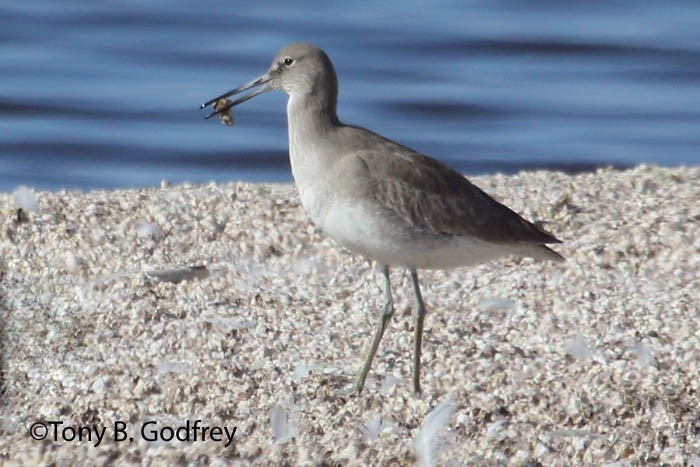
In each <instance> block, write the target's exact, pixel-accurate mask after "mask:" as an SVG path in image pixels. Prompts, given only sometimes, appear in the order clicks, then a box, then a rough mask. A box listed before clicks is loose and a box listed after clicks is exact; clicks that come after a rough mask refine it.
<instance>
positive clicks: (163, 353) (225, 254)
mask: <svg viewBox="0 0 700 467" xmlns="http://www.w3.org/2000/svg"><path fill="white" fill-rule="evenodd" d="M470 179H471V180H472V181H473V182H474V183H476V184H477V185H479V186H480V187H481V188H482V189H484V190H485V191H486V192H488V193H489V194H491V195H492V196H494V197H495V198H496V199H498V200H500V201H502V202H504V203H505V204H507V205H508V206H509V207H511V208H512V209H514V210H515V211H516V212H518V213H520V214H521V215H523V216H524V217H526V218H528V219H530V220H542V221H547V222H548V223H547V224H546V228H547V230H550V231H551V232H553V233H554V234H555V235H556V236H557V237H558V238H560V239H561V240H562V241H563V242H564V243H563V244H562V245H556V249H557V251H558V252H560V253H561V254H562V255H564V256H565V257H566V258H567V261H566V262H565V263H561V264H554V263H538V262H534V261H531V260H519V259H514V258H504V259H502V260H499V261H495V262H492V263H488V264H484V265H481V266H478V267H474V268H461V269H456V270H451V271H421V272H420V277H421V285H422V287H423V296H424V299H425V301H426V305H427V306H428V315H427V319H426V328H425V334H424V339H425V340H424V344H423V375H422V385H423V393H422V394H421V395H420V396H416V395H414V394H412V392H411V384H410V371H411V355H412V350H413V343H412V326H413V324H412V319H411V309H412V307H413V294H412V290H411V283H410V279H409V277H408V275H407V274H406V273H405V272H404V271H401V270H398V269H395V270H392V283H393V284H392V285H393V287H394V298H395V303H396V310H397V315H396V316H395V318H394V321H393V322H392V324H391V326H390V328H389V329H388V331H387V333H386V335H385V337H384V339H383V341H382V344H381V347H380V349H379V353H378V354H377V358H376V360H375V362H374V365H373V367H372V371H371V372H370V377H369V378H368V381H367V385H366V387H365V391H364V392H363V393H362V394H359V395H358V394H355V393H352V392H351V391H350V389H351V385H352V383H353V380H354V378H355V376H356V373H357V371H358V370H359V367H360V365H361V363H362V359H363V357H364V355H365V352H366V350H367V347H368V345H369V341H370V338H371V336H372V333H373V332H374V328H375V325H376V319H377V315H378V313H379V310H380V307H381V304H382V293H381V279H380V277H379V274H378V272H377V271H376V270H375V269H374V265H373V264H372V263H370V262H369V261H367V260H364V259H362V258H361V257H358V256H355V255H352V254H351V253H349V252H348V251H345V250H343V249H341V248H339V247H337V246H336V245H335V244H334V242H333V241H332V240H331V239H329V238H328V237H326V236H325V235H324V234H323V233H322V232H320V231H318V230H317V229H316V228H314V226H313V225H312V224H311V223H310V221H309V219H308V217H307V215H306V213H305V212H304V210H303V208H302V207H301V206H300V204H299V199H298V196H297V193H296V190H295V189H294V187H293V186H292V185H269V184H248V183H231V184H208V185H187V184H185V185H178V186H173V187H169V186H166V187H163V188H149V189H138V190H118V191H93V192H89V193H82V192H77V191H75V192H73V191H61V192H34V195H35V196H36V202H37V208H36V211H35V212H29V213H27V215H26V217H27V219H26V220H25V221H23V222H18V221H17V212H16V206H15V204H16V202H17V201H16V199H15V198H16V197H13V196H12V194H11V193H4V194H0V208H1V209H2V211H1V212H2V213H3V226H2V231H1V232H0V463H1V464H3V465H38V464H51V463H55V464H56V465H68V464H76V465H77V464H80V463H82V464H85V463H89V464H103V463H109V462H115V463H118V464H151V465H172V464H177V465H248V464H255V465H334V464H337V465H412V464H415V463H421V464H423V465H430V464H434V465H515V466H525V465H531V466H534V465H545V466H564V465H610V466H623V465H640V464H648V465H662V464H669V465H695V466H700V337H699V332H700V331H699V330H700V167H690V168H688V167H682V168H673V169H667V168H658V167H648V166H640V167H637V168H634V169H631V170H626V171H614V170H608V169H606V170H599V171H598V172H596V173H587V174H579V175H575V176H570V175H566V174H563V173H558V172H547V171H540V172H529V173H521V174H519V175H517V176H504V175H492V176H481V177H471V178H470ZM436 407H438V408H439V410H438V411H437V412H434V409H435V408H436ZM431 412H432V414H433V416H432V417H429V414H431ZM197 420H200V421H199V422H197V426H198V427H200V428H197V429H195V428H193V426H194V424H195V422H196V421H197ZM426 420H427V422H426ZM37 423H39V424H43V425H35V424H37ZM42 426H43V427H44V428H42ZM202 426H205V427H207V428H208V430H203V429H201V427H202ZM81 427H82V429H81ZM180 427H184V428H183V429H181V430H179V428H180ZM234 427H235V430H236V431H235V433H233V436H232V437H231V436H229V435H230V433H231V432H232V430H233V429H234ZM103 428H104V430H103ZM224 428H226V429H228V430H230V431H229V432H226V431H225V430H224ZM100 433H102V437H100V436H99V434H100ZM178 433H179V435H181V436H182V437H183V438H184V434H185V433H186V434H187V439H183V440H181V441H180V440H177V439H176V438H177V436H178ZM227 433H228V434H227ZM171 434H172V436H173V437H175V439H172V440H168V439H166V438H168V437H170V436H171ZM122 435H124V437H122ZM195 435H196V436H197V439H193V438H194V436H195ZM227 436H228V437H227ZM33 437H34V438H44V439H42V440H36V439H34V438H33ZM202 438H204V439H202Z"/></svg>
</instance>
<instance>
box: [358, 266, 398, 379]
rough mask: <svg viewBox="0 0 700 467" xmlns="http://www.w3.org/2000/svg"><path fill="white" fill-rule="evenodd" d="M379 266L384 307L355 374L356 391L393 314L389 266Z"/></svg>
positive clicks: (365, 376) (365, 375) (370, 364)
mask: <svg viewBox="0 0 700 467" xmlns="http://www.w3.org/2000/svg"><path fill="white" fill-rule="evenodd" d="M380 267H381V271H382V274H383V275H384V300H385V302H384V309H383V310H382V314H381V315H380V316H379V326H378V327H377V332H376V333H375V334H374V338H373V339H372V347H370V349H369V354H368V355H367V359H366V360H365V364H364V365H363V366H362V370H360V374H359V375H358V376H357V382H356V383H355V389H357V392H362V388H363V387H364V386H365V379H366V378H367V373H369V368H370V367H371V366H372V360H374V356H375V355H376V354H377V349H378V348H379V343H380V342H381V340H382V336H383V335H384V331H386V328H387V326H388V325H389V321H391V317H392V316H393V315H394V300H393V299H392V298H391V283H390V282H389V267H388V266H387V265H385V264H382V265H381V266H380Z"/></svg>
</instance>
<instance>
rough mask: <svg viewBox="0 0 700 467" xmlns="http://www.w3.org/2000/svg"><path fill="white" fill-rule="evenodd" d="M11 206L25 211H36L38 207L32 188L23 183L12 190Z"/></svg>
mask: <svg viewBox="0 0 700 467" xmlns="http://www.w3.org/2000/svg"><path fill="white" fill-rule="evenodd" d="M12 206H13V207H14V208H15V209H21V210H23V211H27V212H36V211H37V210H38V209H39V203H37V200H36V195H35V194H34V193H32V190H30V189H29V188H27V187H26V186H24V185H20V186H18V187H17V189H16V190H15V191H14V192H12Z"/></svg>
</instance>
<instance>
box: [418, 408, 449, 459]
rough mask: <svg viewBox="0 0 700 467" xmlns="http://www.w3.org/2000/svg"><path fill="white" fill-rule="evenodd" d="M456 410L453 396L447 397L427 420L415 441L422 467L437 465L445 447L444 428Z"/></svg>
mask: <svg viewBox="0 0 700 467" xmlns="http://www.w3.org/2000/svg"><path fill="white" fill-rule="evenodd" d="M454 410H455V402H454V400H453V399H452V396H447V397H446V398H445V399H444V400H443V401H442V402H440V403H439V404H438V405H437V406H436V407H435V408H434V409H433V410H432V411H431V412H430V413H429V414H428V416H427V417H426V418H425V421H424V422H423V425H421V427H420V430H419V431H418V434H417V435H416V438H415V439H414V441H413V446H414V448H415V450H416V457H417V458H418V463H419V464H420V465H422V466H433V465H436V461H437V459H438V457H440V453H441V452H442V450H443V448H444V447H445V443H444V428H445V427H446V425H447V423H448V422H449V420H450V417H451V416H452V413H453V412H454Z"/></svg>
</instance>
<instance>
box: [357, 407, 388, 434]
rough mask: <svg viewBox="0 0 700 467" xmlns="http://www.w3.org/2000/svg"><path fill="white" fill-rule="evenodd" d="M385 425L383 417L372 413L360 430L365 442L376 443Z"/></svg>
mask: <svg viewBox="0 0 700 467" xmlns="http://www.w3.org/2000/svg"><path fill="white" fill-rule="evenodd" d="M383 425H384V423H383V422H382V416H381V415H379V414H378V413H376V412H370V413H369V414H367V416H366V417H365V423H364V425H363V426H362V428H361V429H360V431H361V432H362V438H363V439H364V440H365V441H374V440H376V439H377V438H378V437H379V433H381V431H382V428H383Z"/></svg>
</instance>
